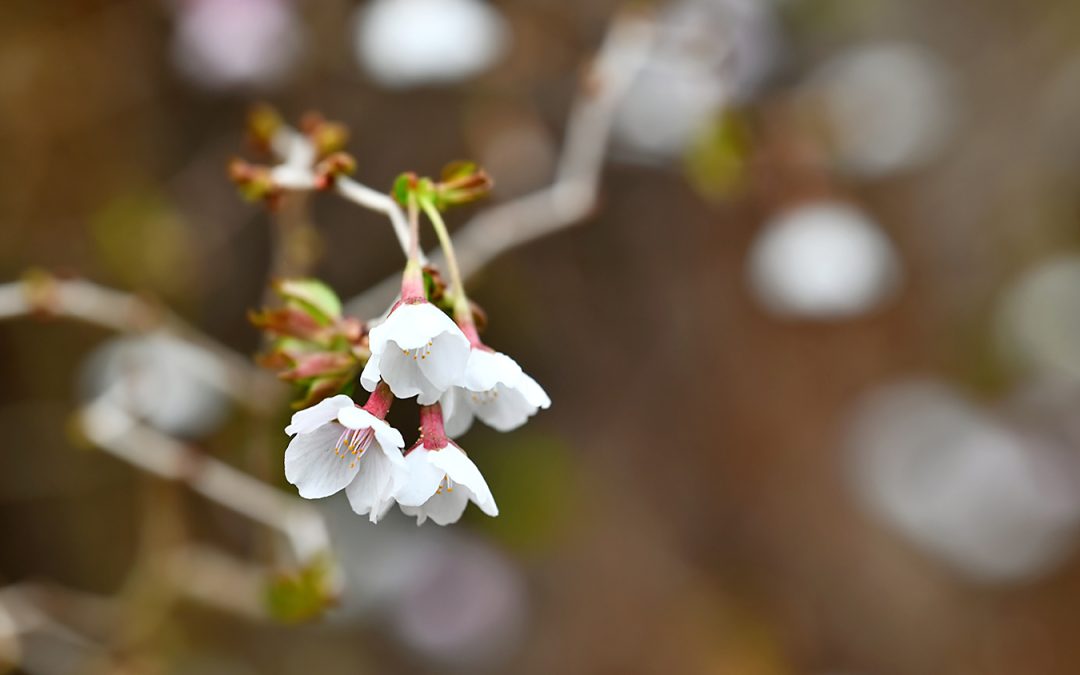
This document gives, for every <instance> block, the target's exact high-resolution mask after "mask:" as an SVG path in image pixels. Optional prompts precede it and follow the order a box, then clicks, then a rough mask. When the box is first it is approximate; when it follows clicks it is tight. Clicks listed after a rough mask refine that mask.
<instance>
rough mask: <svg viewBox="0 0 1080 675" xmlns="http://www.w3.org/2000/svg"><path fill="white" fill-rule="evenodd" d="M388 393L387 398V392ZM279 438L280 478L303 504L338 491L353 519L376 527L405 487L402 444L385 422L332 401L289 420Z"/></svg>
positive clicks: (346, 402) (348, 402)
mask: <svg viewBox="0 0 1080 675" xmlns="http://www.w3.org/2000/svg"><path fill="white" fill-rule="evenodd" d="M387 393H388V392H387ZM285 433H287V434H289V435H294V434H295V435H294V437H293V439H292V441H290V443H289V447H288V448H287V449H286V450H285V478H286V479H288V481H289V482H290V483H292V484H293V485H295V486H296V487H297V489H298V490H299V492H300V496H301V497H304V498H306V499H320V498H322V497H329V496H330V495H332V494H335V493H337V492H339V491H341V490H345V495H346V496H347V497H348V499H349V504H350V505H351V506H352V508H353V510H354V511H356V512H357V513H359V514H361V515H364V514H370V516H369V517H370V520H371V522H373V523H374V522H377V521H378V520H379V518H380V517H381V516H382V515H383V514H384V513H386V510H387V509H388V508H389V507H390V505H392V504H393V495H394V493H395V492H397V491H398V490H399V489H401V487H402V486H403V485H405V482H406V478H407V474H408V466H407V465H406V463H405V458H404V457H403V456H402V454H401V449H402V448H403V447H404V446H405V442H404V440H403V439H402V437H401V434H400V433H399V432H398V431H397V429H394V428H393V427H391V426H390V425H389V424H387V423H386V422H385V421H383V420H381V419H379V418H378V417H377V416H375V415H373V414H372V413H371V412H368V411H367V410H365V409H364V408H359V407H357V406H356V404H355V403H354V402H353V400H352V399H351V398H349V397H348V396H345V395H338V396H334V397H332V398H328V399H325V400H323V401H321V402H319V403H317V404H316V405H314V406H311V407H310V408H307V409H305V410H301V411H299V412H297V413H296V414H294V415H293V417H292V423H291V424H290V425H289V426H287V427H285Z"/></svg>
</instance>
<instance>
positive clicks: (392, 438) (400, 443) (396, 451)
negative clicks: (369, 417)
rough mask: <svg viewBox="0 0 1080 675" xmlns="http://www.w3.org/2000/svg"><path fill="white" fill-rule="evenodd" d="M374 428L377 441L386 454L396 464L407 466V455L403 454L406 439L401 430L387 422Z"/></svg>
mask: <svg viewBox="0 0 1080 675" xmlns="http://www.w3.org/2000/svg"><path fill="white" fill-rule="evenodd" d="M374 428H375V442H376V443H378V444H379V447H381V448H382V450H383V452H384V453H386V456H387V457H389V458H390V460H391V461H392V462H394V463H395V464H400V465H401V466H405V457H404V456H402V454H401V450H402V448H404V447H405V439H404V438H402V437H401V432H400V431H398V430H397V429H395V428H394V427H392V426H390V425H389V424H387V423H386V422H383V423H382V425H380V426H377V427H374Z"/></svg>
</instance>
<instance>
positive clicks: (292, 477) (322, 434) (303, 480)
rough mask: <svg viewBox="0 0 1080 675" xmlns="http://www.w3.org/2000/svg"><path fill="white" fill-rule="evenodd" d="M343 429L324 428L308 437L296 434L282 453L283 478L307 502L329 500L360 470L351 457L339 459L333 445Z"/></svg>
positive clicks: (332, 425) (330, 425)
mask: <svg viewBox="0 0 1080 675" xmlns="http://www.w3.org/2000/svg"><path fill="white" fill-rule="evenodd" d="M343 431H344V428H343V427H341V426H340V425H338V424H326V425H323V426H321V427H319V428H318V429H316V430H315V431H312V432H310V433H304V434H298V435H297V436H296V437H295V438H293V439H292V441H290V442H289V447H288V448H287V449H286V450H285V478H286V479H287V480H288V481H289V482H290V483H292V484H293V485H295V486H296V487H297V489H298V490H299V492H300V496H301V497H304V498H306V499H319V498H321V497H329V496H330V495H332V494H334V493H335V492H337V491H338V490H341V489H342V488H344V487H345V486H346V485H348V484H349V483H350V482H352V479H353V478H354V477H355V476H356V472H357V471H358V470H359V467H358V466H357V462H356V461H355V458H354V457H352V455H348V456H346V457H340V456H338V455H337V454H335V452H334V445H335V444H336V443H337V441H338V439H339V438H340V437H341V433H342V432H343Z"/></svg>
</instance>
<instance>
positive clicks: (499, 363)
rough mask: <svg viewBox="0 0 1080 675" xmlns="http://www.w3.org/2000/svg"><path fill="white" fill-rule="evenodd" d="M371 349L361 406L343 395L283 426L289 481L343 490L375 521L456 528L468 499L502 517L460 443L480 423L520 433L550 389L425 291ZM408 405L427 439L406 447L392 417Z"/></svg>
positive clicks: (309, 493)
mask: <svg viewBox="0 0 1080 675" xmlns="http://www.w3.org/2000/svg"><path fill="white" fill-rule="evenodd" d="M420 288H422V286H421V287H420ZM368 344H369V349H370V350H371V355H370V357H369V358H368V360H367V363H366V365H365V366H364V370H363V372H362V373H361V375H360V383H361V384H362V385H363V387H364V389H366V390H367V391H368V392H370V395H369V396H368V398H367V401H366V402H365V403H364V404H363V405H358V404H357V403H356V402H355V401H354V400H353V398H352V397H350V396H347V395H344V394H339V395H337V396H333V397H330V398H327V399H324V400H322V401H320V402H319V403H316V404H315V405H313V406H311V407H309V408H306V409H304V410H300V411H299V412H297V413H296V414H294V415H293V418H292V423H291V424H290V425H289V426H288V427H286V429H285V431H286V433H288V434H290V435H292V436H293V438H292V441H291V442H290V443H289V446H288V448H287V449H286V451H285V476H286V478H287V479H288V481H289V482H290V483H292V484H293V485H295V486H296V487H297V488H298V489H299V492H300V496H302V497H306V498H308V499H317V498H321V497H328V496H330V495H332V494H335V493H337V492H339V491H341V490H344V491H345V495H346V497H348V500H349V503H350V504H351V505H352V508H353V510H354V511H356V512H357V513H359V514H362V515H368V517H369V518H370V520H371V522H373V523H374V522H377V521H378V520H379V519H380V518H381V517H382V516H383V515H384V514H385V513H386V512H387V511H388V510H389V509H390V508H391V507H392V506H393V505H394V504H395V503H396V504H399V505H400V506H401V510H402V511H404V512H405V513H406V514H408V515H410V516H416V518H417V522H418V523H420V524H422V523H423V522H425V521H426V520H427V519H429V518H430V519H431V520H433V521H434V522H436V523H438V524H439V525H446V524H449V523H453V522H456V521H457V520H458V519H459V518H460V517H461V514H462V513H463V512H464V511H465V507H466V505H467V504H468V502H469V501H470V500H471V501H472V502H473V503H475V504H476V505H477V506H478V507H479V508H480V509H481V510H482V511H483V512H484V513H486V514H488V515H490V516H495V515H498V513H499V510H498V507H497V506H496V505H495V498H494V497H493V496H492V494H491V490H490V489H489V488H488V485H487V482H486V481H485V480H484V477H483V475H482V474H481V473H480V471H479V469H477V467H476V465H475V464H474V463H473V462H472V460H470V459H469V457H468V456H467V455H466V454H465V451H464V450H462V449H461V447H460V446H459V445H458V444H457V443H455V442H454V441H453V440H452V437H456V436H460V435H461V434H463V433H465V431H467V430H468V429H469V427H470V426H471V424H472V423H473V421H474V419H476V418H479V419H480V420H481V421H482V422H484V423H485V424H487V425H489V426H491V427H493V428H495V429H497V430H499V431H510V430H512V429H516V428H517V427H519V426H521V425H522V424H524V423H525V422H526V420H528V419H529V418H530V417H531V416H532V415H534V414H535V413H536V412H537V410H539V409H540V408H547V407H548V406H549V405H551V401H550V399H549V398H548V396H547V394H546V393H545V392H544V390H543V388H542V387H541V386H540V385H539V384H537V382H536V380H534V379H533V378H531V377H530V376H529V375H527V374H526V373H525V372H524V371H523V370H522V369H521V366H519V365H518V364H517V363H516V362H515V361H514V359H512V358H510V357H509V356H507V355H506V354H503V353H501V352H496V351H494V350H492V349H491V348H490V347H488V346H487V345H485V344H484V343H483V342H481V340H480V338H479V336H478V334H477V332H476V328H475V325H474V324H473V323H471V322H470V320H469V319H461V318H459V319H458V321H457V322H455V320H454V319H452V318H451V317H450V316H448V315H447V314H446V313H445V312H444V311H443V310H442V309H439V308H438V307H437V306H435V305H434V304H432V303H431V302H429V301H428V300H427V298H426V297H425V296H424V294H423V293H422V292H421V293H418V294H409V295H406V294H405V293H403V297H402V299H401V301H400V302H399V303H397V305H396V306H395V308H394V309H393V311H392V312H391V313H390V315H389V316H388V317H387V319H386V321H384V322H383V323H380V324H379V325H377V326H375V327H374V328H372V329H371V331H370V333H369V335H368ZM409 398H416V400H417V403H418V404H419V406H420V437H419V438H418V439H417V440H416V442H415V443H413V445H412V446H411V447H409V448H408V449H405V441H404V438H403V437H402V435H401V432H399V431H398V430H397V429H395V428H393V427H392V426H390V424H388V423H387V422H386V419H385V418H386V413H387V411H388V410H389V409H390V405H391V404H392V403H393V401H394V400H395V399H409Z"/></svg>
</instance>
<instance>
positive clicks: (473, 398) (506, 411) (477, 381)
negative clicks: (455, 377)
mask: <svg viewBox="0 0 1080 675" xmlns="http://www.w3.org/2000/svg"><path fill="white" fill-rule="evenodd" d="M440 403H441V404H442V410H443V416H444V418H445V425H446V433H447V434H448V435H449V436H453V437H456V436H460V435H461V434H463V433H465V432H466V431H468V430H469V427H470V426H472V422H473V418H474V417H479V418H480V420H481V421H483V422H484V424H487V425H488V426H489V427H491V428H493V429H496V430H498V431H511V430H513V429H516V428H518V427H520V426H521V425H522V424H525V422H526V421H527V420H528V419H529V418H530V417H532V416H533V415H535V414H536V412H537V411H538V410H539V409H540V408H544V409H547V408H548V407H550V406H551V399H550V398H548V395H547V393H546V392H545V391H544V389H543V387H541V386H540V385H539V384H538V383H537V382H536V380H534V379H533V378H531V377H529V376H528V375H527V374H525V372H524V371H522V370H521V366H519V365H518V364H517V362H516V361H514V359H512V358H510V357H509V356H507V355H506V354H503V353H502V352H495V351H491V350H490V349H488V348H486V347H483V346H474V347H473V350H472V353H471V354H470V355H469V361H468V363H467V364H466V366H465V376H464V378H463V379H462V381H461V384H460V386H455V387H452V388H451V389H450V390H448V391H447V392H446V393H445V394H443V396H442V399H441V400H440Z"/></svg>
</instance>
